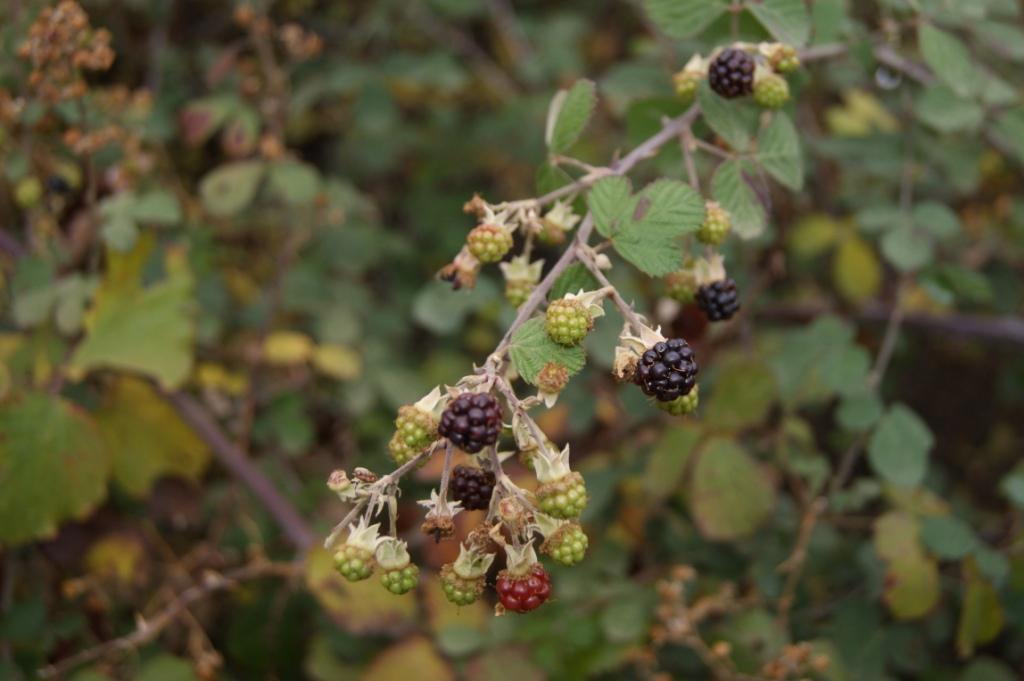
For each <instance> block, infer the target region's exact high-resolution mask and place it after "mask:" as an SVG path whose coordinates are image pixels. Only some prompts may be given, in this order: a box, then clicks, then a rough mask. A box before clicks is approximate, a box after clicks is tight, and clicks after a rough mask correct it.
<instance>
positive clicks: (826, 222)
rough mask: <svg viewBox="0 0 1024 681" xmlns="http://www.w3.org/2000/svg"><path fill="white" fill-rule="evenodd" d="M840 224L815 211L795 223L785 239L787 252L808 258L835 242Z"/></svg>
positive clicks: (818, 253)
mask: <svg viewBox="0 0 1024 681" xmlns="http://www.w3.org/2000/svg"><path fill="white" fill-rule="evenodd" d="M841 228H842V225H841V224H840V222H839V221H838V220H836V219H835V218H833V217H831V216H828V215H824V214H821V213H816V214H814V215H808V216H807V217H805V218H803V219H802V220H800V222H798V223H797V224H796V226H795V227H794V228H793V230H792V231H791V232H790V233H789V236H788V238H787V239H786V242H787V245H788V246H789V252H790V253H792V254H793V255H794V256H795V257H797V258H802V259H810V258H813V257H815V256H817V255H820V254H821V253H823V252H824V251H825V250H827V249H828V248H830V247H831V246H832V245H833V244H835V242H836V240H837V239H838V238H839V232H840V230H841Z"/></svg>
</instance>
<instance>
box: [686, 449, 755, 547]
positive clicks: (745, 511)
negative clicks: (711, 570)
mask: <svg viewBox="0 0 1024 681" xmlns="http://www.w3.org/2000/svg"><path fill="white" fill-rule="evenodd" d="M697 456H698V459H697V464H696V467H695V468H694V471H693V477H692V480H691V482H690V494H689V500H690V512H691V513H692V514H693V516H694V521H695V522H696V523H697V528H698V529H699V530H700V532H701V534H702V535H704V536H705V537H706V538H708V539H712V540H716V541H730V540H734V539H741V538H743V537H747V536H750V535H751V534H753V533H754V531H755V530H757V528H758V527H760V525H761V524H762V523H763V522H764V521H765V520H767V519H768V516H769V515H770V514H771V512H772V509H773V508H774V507H775V488H774V487H773V486H772V483H771V480H770V479H769V478H768V476H767V475H766V474H765V472H764V471H763V470H762V469H761V467H760V466H759V465H758V463H757V462H756V461H755V460H754V459H752V458H750V455H748V454H747V453H746V452H745V451H744V450H743V449H742V448H741V447H740V445H739V443H737V442H735V441H733V440H729V439H725V438H716V439H714V440H711V441H710V442H708V444H707V445H706V446H704V447H702V448H701V451H700V453H699V454H698V455H697Z"/></svg>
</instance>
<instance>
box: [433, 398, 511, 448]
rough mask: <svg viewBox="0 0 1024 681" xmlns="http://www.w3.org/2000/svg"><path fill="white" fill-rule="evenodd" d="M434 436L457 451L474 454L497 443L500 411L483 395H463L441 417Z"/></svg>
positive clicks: (453, 401)
mask: <svg viewBox="0 0 1024 681" xmlns="http://www.w3.org/2000/svg"><path fill="white" fill-rule="evenodd" d="M437 432H438V433H440V434H441V435H443V436H444V437H446V438H448V440H450V441H451V443H452V444H453V445H455V446H456V447H458V448H459V449H461V450H463V451H465V452H469V453H470V454H476V453H477V452H479V451H480V450H481V449H483V448H484V447H487V446H488V445H493V444H494V443H495V442H497V441H498V435H499V434H500V433H501V408H500V407H499V406H498V400H496V399H495V398H494V396H493V395H488V394H487V393H463V394H461V395H459V396H458V397H456V398H455V399H454V400H452V403H451V404H450V405H448V408H447V409H445V410H444V413H443V414H441V423H440V425H438V427H437Z"/></svg>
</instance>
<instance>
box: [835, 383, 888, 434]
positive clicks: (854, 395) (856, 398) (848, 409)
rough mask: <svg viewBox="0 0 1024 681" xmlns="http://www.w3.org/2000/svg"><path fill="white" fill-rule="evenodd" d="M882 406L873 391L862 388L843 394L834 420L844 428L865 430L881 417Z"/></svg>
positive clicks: (856, 430) (855, 430)
mask: <svg viewBox="0 0 1024 681" xmlns="http://www.w3.org/2000/svg"><path fill="white" fill-rule="evenodd" d="M883 411H884V406H883V405H882V401H881V400H880V399H878V395H877V394H875V393H874V391H871V390H867V389H862V390H859V391H854V392H851V393H848V394H846V395H844V396H843V399H842V401H840V403H839V409H838V410H837V411H836V420H837V421H838V422H839V425H840V426H842V427H843V428H845V429H846V430H850V431H854V432H858V431H863V430H867V429H868V428H870V427H871V426H873V425H875V423H877V422H878V419H880V418H882V412H883Z"/></svg>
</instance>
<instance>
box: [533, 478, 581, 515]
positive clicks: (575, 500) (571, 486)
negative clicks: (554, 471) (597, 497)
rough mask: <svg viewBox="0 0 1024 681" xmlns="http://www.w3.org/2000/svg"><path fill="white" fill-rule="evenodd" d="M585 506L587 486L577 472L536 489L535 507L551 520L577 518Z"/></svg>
mask: <svg viewBox="0 0 1024 681" xmlns="http://www.w3.org/2000/svg"><path fill="white" fill-rule="evenodd" d="M586 506H587V486H586V483H585V482H584V481H583V476H582V475H580V474H579V472H577V471H572V472H570V473H568V474H567V475H564V476H562V477H561V478H559V479H557V480H553V481H551V482H546V483H544V484H542V485H541V486H540V487H538V488H537V507H538V508H539V509H540V510H541V511H542V512H544V513H546V514H548V515H549V516H551V517H553V518H563V519H570V518H578V517H579V516H580V513H582V512H583V509H584V508H586Z"/></svg>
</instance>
